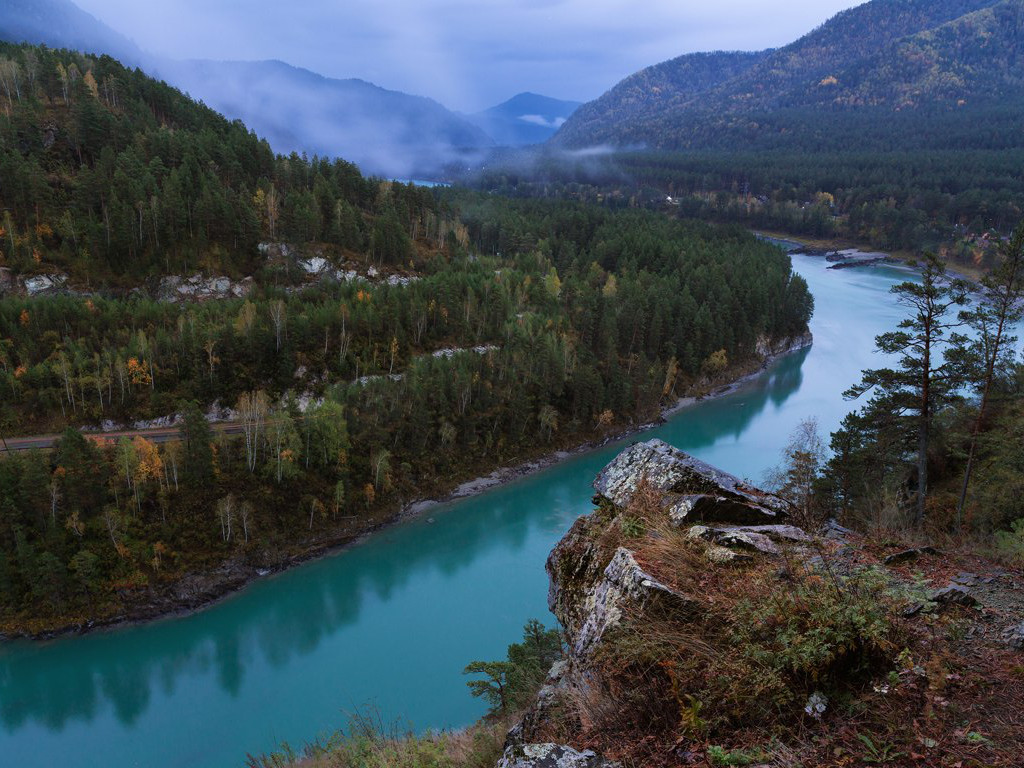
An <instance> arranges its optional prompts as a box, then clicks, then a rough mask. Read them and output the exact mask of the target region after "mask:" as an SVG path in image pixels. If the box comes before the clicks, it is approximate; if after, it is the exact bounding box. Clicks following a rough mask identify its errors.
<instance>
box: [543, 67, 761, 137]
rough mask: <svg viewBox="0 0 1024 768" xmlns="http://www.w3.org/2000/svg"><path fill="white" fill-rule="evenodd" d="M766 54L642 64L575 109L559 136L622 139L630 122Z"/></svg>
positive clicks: (663, 110)
mask: <svg viewBox="0 0 1024 768" xmlns="http://www.w3.org/2000/svg"><path fill="white" fill-rule="evenodd" d="M767 56H768V52H763V53H743V52H737V53H723V52H719V53H691V54H687V55H685V56H680V57H679V58H676V59H672V60H671V61H665V62H662V63H661V64H656V65H654V66H653V67H648V68H647V69H643V70H641V71H639V72H637V73H636V74H633V75H630V76H629V77H627V78H626V79H625V80H623V81H622V82H621V83H619V84H618V85H616V86H615V87H614V88H612V89H611V90H610V91H608V92H607V93H606V94H604V95H603V96H601V97H600V98H599V99H597V100H595V101H591V102H589V103H587V104H584V105H583V106H582V107H580V108H579V109H578V110H576V112H575V113H574V114H573V115H572V117H570V118H569V120H568V121H567V122H566V124H565V125H564V126H563V127H562V129H561V130H560V131H559V132H558V135H557V137H556V141H557V142H558V143H560V144H564V145H566V146H574V147H582V146H590V145H595V144H602V143H606V142H608V143H623V142H621V141H620V139H621V138H622V133H623V130H624V128H625V127H626V126H629V125H638V126H639V125H643V124H644V123H645V122H647V121H650V120H654V119H657V118H659V117H661V116H662V115H666V114H671V113H673V112H675V111H676V110H678V109H680V108H685V106H686V105H687V104H689V103H690V102H691V101H692V100H693V99H694V98H695V97H697V96H700V95H701V94H704V93H707V92H708V91H709V90H711V89H712V88H715V87H717V86H719V85H721V84H722V83H724V82H727V81H730V80H732V79H734V78H735V77H737V76H739V75H740V74H742V73H743V72H746V71H748V70H750V69H751V68H752V67H753V66H755V65H756V64H757V63H758V62H760V61H762V60H763V59H764V58H765V57H767ZM625 143H628V141H627V142H625Z"/></svg>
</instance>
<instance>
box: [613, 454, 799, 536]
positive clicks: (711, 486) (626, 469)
mask: <svg viewBox="0 0 1024 768" xmlns="http://www.w3.org/2000/svg"><path fill="white" fill-rule="evenodd" d="M645 481H646V483H647V484H648V485H649V486H651V487H652V488H654V489H655V490H657V491H660V492H661V493H662V494H663V504H664V505H665V507H666V509H667V512H668V515H669V517H670V518H671V520H672V521H673V522H674V523H676V524H677V525H682V524H683V523H692V522H695V521H701V522H703V521H727V522H732V523H755V524H757V523H761V524H766V523H772V522H776V521H777V520H778V519H779V518H780V517H782V516H784V515H786V514H787V513H788V512H789V504H788V503H787V502H786V501H784V500H783V499H781V498H779V497H778V496H775V495H773V494H770V493H766V492H764V491H761V490H758V489H757V488H752V487H750V486H748V485H746V484H745V483H744V482H743V481H741V480H740V479H739V478H736V477H734V476H732V475H730V474H728V473H726V472H722V471H721V470H718V469H715V468H714V467H712V466H710V465H709V464H705V463H704V462H703V461H700V460H699V459H695V458H693V457H692V456H688V455H686V454H685V453H683V452H682V451H679V450H676V449H675V448H673V447H672V446H670V445H668V444H667V443H664V442H662V441H661V440H651V441H649V442H646V443H637V444H635V445H633V446H631V447H630V448H628V449H626V450H625V451H623V452H622V453H621V454H619V456H617V457H616V458H615V460H614V461H612V463H611V464H609V465H608V466H607V467H605V468H604V469H603V470H601V474H599V475H598V476H597V480H596V481H595V483H594V489H595V490H596V491H597V493H598V495H599V496H601V497H603V498H604V499H606V500H608V501H609V502H611V503H612V504H614V505H616V506H620V507H626V506H628V505H629V502H630V500H631V499H632V497H633V494H634V493H635V492H636V490H637V487H638V486H639V485H640V484H641V483H642V482H645Z"/></svg>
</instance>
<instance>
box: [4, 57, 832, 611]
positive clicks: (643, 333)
mask: <svg viewBox="0 0 1024 768" xmlns="http://www.w3.org/2000/svg"><path fill="white" fill-rule="evenodd" d="M0 64H2V70H0V71H2V72H3V73H4V77H5V80H4V82H5V83H6V84H7V85H8V86H9V87H10V95H9V96H8V95H7V93H6V92H4V94H3V103H2V111H0V137H2V138H0V142H2V143H0V163H2V165H0V169H2V170H0V207H3V208H4V209H5V210H4V218H3V233H2V237H0V268H2V269H3V270H4V272H3V273H0V275H5V274H6V275H8V276H11V277H10V279H8V280H7V283H6V285H7V286H8V287H7V291H8V295H7V296H6V297H3V298H0V392H2V393H3V394H2V396H0V437H11V436H14V435H17V434H28V433H32V432H43V431H54V432H59V431H61V430H62V429H64V428H65V427H72V428H74V427H80V428H90V429H95V428H97V427H100V426H102V425H104V424H107V425H109V424H115V425H116V424H126V425H131V424H132V423H133V422H136V421H139V420H148V419H162V420H164V422H165V423H166V422H170V423H174V424H177V425H178V426H179V427H180V428H181V436H182V439H181V440H180V441H172V442H169V443H166V444H162V445H156V444H154V443H152V442H150V441H149V440H147V439H146V437H145V435H139V436H134V437H132V438H131V439H129V438H128V437H124V438H121V439H118V440H116V441H114V440H107V439H106V438H104V437H102V436H95V437H88V436H86V435H83V434H82V432H80V431H76V430H75V429H68V430H67V431H65V432H64V434H63V436H62V437H61V438H60V440H59V442H58V444H57V446H56V447H55V448H54V449H53V450H52V451H41V452H30V453H25V454H20V455H19V454H14V455H4V457H3V458H2V459H0V587H2V588H0V595H2V597H0V612H2V614H3V616H5V617H6V619H7V620H9V621H11V622H12V623H11V624H10V625H9V626H12V627H15V628H22V629H23V628H25V627H27V626H30V625H29V624H26V623H25V622H24V620H25V618H26V617H28V616H33V617H35V619H36V620H37V623H36V624H34V625H31V626H35V627H36V628H39V627H45V626H54V625H62V624H67V623H69V622H70V621H72V620H73V619H81V618H85V617H96V616H100V617H102V616H110V615H117V614H119V613H121V612H123V611H124V610H126V609H131V607H132V606H136V607H137V606H138V605H139V604H140V603H143V602H146V601H153V600H157V601H158V602H159V601H160V600H169V601H170V602H171V603H172V604H173V603H174V602H175V600H180V599H181V598H180V597H179V598H175V597H174V596H173V594H177V593H173V594H172V593H171V590H172V589H173V585H174V584H175V583H176V582H177V580H178V579H180V578H181V577H183V576H184V575H185V574H188V573H195V572H204V573H205V572H208V571H210V570H213V569H216V568H218V567H220V566H221V565H223V564H224V563H230V564H232V567H233V568H236V569H237V568H242V569H243V570H244V569H245V568H248V569H250V570H251V569H254V568H256V567H268V566H273V565H275V564H280V563H281V562H283V561H286V560H287V558H289V557H291V556H292V555H295V554H300V553H302V552H306V551H308V550H309V549H310V548H315V547H317V546H322V545H323V544H324V543H327V542H337V541H340V540H344V539H345V538H346V537H350V536H352V535H355V534H356V533H357V532H359V531H361V530H364V529H365V528H367V527H371V526H373V525H375V524H377V523H379V522H380V521H381V520H382V519H385V518H387V517H388V516H389V515H391V514H393V513H394V511H395V509H396V508H398V507H399V506H400V505H401V504H402V502H403V501H408V500H409V499H412V498H416V497H418V496H422V495H426V494H429V493H435V492H443V491H445V490H447V489H448V488H450V487H451V484H452V483H453V482H455V481H456V480H458V479H459V478H465V477H468V476H473V475H474V474H477V473H479V472H481V471H483V470H489V469H490V468H492V467H493V466H494V465H496V464H498V463H503V462H511V461H515V460H516V459H521V458H525V457H529V456H533V455H536V454H537V453H539V452H544V451H550V450H552V449H554V448H556V447H563V446H571V445H576V444H579V443H580V442H582V441H585V440H587V439H592V438H597V437H601V436H604V435H606V434H608V433H610V432H612V431H614V430H620V429H622V428H623V427H626V426H627V425H630V424H635V423H637V422H641V421H645V420H648V419H650V418H652V417H655V416H656V415H657V414H658V412H659V410H660V408H661V407H662V405H663V404H665V403H668V402H672V401H673V400H674V399H675V398H677V397H678V396H679V395H681V394H683V393H686V392H700V391H703V390H705V389H707V388H708V387H711V386H715V385H716V384H717V383H718V382H721V381H723V380H727V379H728V378H729V377H730V376H733V375H735V374H736V373H737V372H739V371H744V370H749V369H750V368H751V367H756V366H757V365H759V364H760V363H761V362H762V360H763V358H764V355H765V354H766V353H767V351H768V350H770V348H771V347H772V345H773V343H776V342H783V341H785V340H787V339H790V338H793V337H797V336H799V335H801V334H803V333H804V332H805V331H806V328H807V321H808V318H809V317H810V313H811V310H812V299H811V297H810V295H809V293H808V291H807V286H806V285H805V284H804V282H803V281H802V280H801V279H800V278H799V277H796V276H794V275H793V273H792V271H791V269H790V263H789V259H788V257H786V256H785V255H784V254H782V253H781V252H779V251H778V250H776V249H774V248H772V247H771V246H768V245H765V244H763V243H760V242H758V241H757V240H756V239H755V238H753V237H752V236H751V235H749V234H748V233H746V232H744V231H742V230H740V229H726V228H718V227H713V226H710V225H701V224H694V223H685V224H684V223H679V222H675V221H672V220H671V219H669V218H667V217H664V216H663V215H660V214H657V213H651V212H644V211H637V210H618V207H617V206H614V205H607V206H584V205H581V204H579V203H572V202H552V201H543V202H542V201H528V200H524V201H510V200H508V199H505V198H500V197H495V196H491V195H486V194H478V193H470V192H461V191H455V190H427V189H423V188H416V187H412V186H408V185H402V184H393V183H390V182H381V181H377V180H372V179H366V178H364V177H363V176H361V175H360V174H359V172H358V170H357V169H356V168H355V167H354V166H352V165H350V164H348V163H346V162H344V161H340V160H338V161H332V162H328V161H326V160H320V159H316V158H314V159H312V160H307V159H305V158H300V157H298V156H295V155H293V156H291V157H289V158H283V157H280V156H275V155H274V154H273V153H272V152H271V150H270V148H269V147H268V146H267V144H266V143H265V142H263V141H261V140H260V139H258V138H257V137H256V136H255V135H253V134H252V133H250V132H248V131H247V130H246V129H245V127H244V126H242V125H241V124H239V123H229V122H227V121H226V120H224V119H223V118H221V117H219V116H218V115H216V114H215V113H213V112H212V111H210V110H209V109H206V108H205V107H202V106H199V105H197V104H195V103H193V102H191V101H190V100H189V99H187V98H186V97H184V96H182V95H181V94H180V93H179V92H177V91H175V90H174V89H172V88H170V87H168V86H166V85H164V84H161V83H157V82H155V81H153V80H150V79H148V78H146V77H145V76H144V75H143V74H141V73H140V72H137V71H136V72H130V71H127V70H125V69H124V68H122V67H121V66H120V65H118V64H117V63H116V62H115V61H113V60H111V59H108V58H102V59H95V58H92V57H88V56H83V55H80V54H75V53H70V52H67V51H49V50H44V49H36V48H29V47H14V46H6V47H3V48H2V49H0ZM261 243H262V247H261ZM302 264H305V265H307V267H308V266H309V265H311V264H316V265H317V267H316V270H315V274H313V273H310V272H309V271H308V270H304V269H303V268H302V267H301V265H302ZM58 271H59V272H62V273H66V274H67V275H68V276H69V277H70V279H69V281H68V283H66V284H62V283H58V288H57V290H56V292H55V293H54V292H51V293H50V294H48V295H36V296H31V295H26V294H27V293H30V291H27V290H19V288H18V286H19V285H24V282H23V280H24V278H25V277H26V276H31V275H35V274H49V275H51V276H53V275H55V273H57V272H58ZM192 271H198V272H202V273H205V274H206V275H225V274H226V275H230V276H232V277H234V278H236V281H237V278H241V277H243V276H251V277H252V278H253V279H252V280H249V281H245V282H244V284H245V285H246V286H248V287H247V288H246V289H245V291H244V293H245V295H244V296H236V297H233V298H232V294H230V293H225V294H222V295H219V297H212V298H210V300H207V301H204V302H198V301H195V300H187V299H186V300H184V301H182V300H180V298H179V297H177V296H172V298H173V299H174V300H173V301H169V300H168V299H167V297H166V296H165V295H164V292H163V291H162V290H158V289H157V288H156V287H155V286H157V281H158V279H159V278H161V277H167V276H170V277H171V278H172V279H174V276H175V275H176V274H181V273H184V274H188V273H190V272H192ZM19 281H22V282H19ZM228 282H230V281H228ZM174 284H176V283H174ZM239 284H242V283H241V282H239ZM11 286H13V288H12V287H11ZM61 286H63V287H61ZM211 409H213V410H214V411H216V412H218V413H221V414H225V409H226V414H225V415H224V417H225V418H228V419H229V420H230V421H231V423H232V424H234V425H236V426H238V427H239V428H240V429H241V430H242V432H243V434H242V436H241V437H228V436H225V435H215V434H214V432H212V431H211V427H210V425H209V424H208V419H207V416H206V415H205V413H206V412H207V411H208V410H211ZM221 573H223V571H221ZM169 594H171V596H170V597H168V595H169Z"/></svg>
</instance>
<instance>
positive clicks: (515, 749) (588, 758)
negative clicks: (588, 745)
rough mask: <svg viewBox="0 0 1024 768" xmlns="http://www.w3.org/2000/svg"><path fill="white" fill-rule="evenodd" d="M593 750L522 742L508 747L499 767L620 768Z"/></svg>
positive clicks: (499, 762)
mask: <svg viewBox="0 0 1024 768" xmlns="http://www.w3.org/2000/svg"><path fill="white" fill-rule="evenodd" d="M618 766H619V764H618V763H613V762H611V761H610V760H605V759H604V758H603V757H599V756H598V755H597V754H596V753H594V752H592V751H591V750H589V749H588V750H584V751H583V752H578V751H576V750H575V749H573V748H572V747H566V746H564V745H562V744H521V745H515V746H511V747H508V748H507V749H506V750H505V754H504V755H503V756H502V758H501V760H499V761H498V768H618Z"/></svg>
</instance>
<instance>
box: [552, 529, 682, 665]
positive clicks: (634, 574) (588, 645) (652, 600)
mask: <svg viewBox="0 0 1024 768" xmlns="http://www.w3.org/2000/svg"><path fill="white" fill-rule="evenodd" d="M655 605H657V606H658V607H659V608H660V609H661V610H670V611H683V612H687V611H691V610H693V608H694V606H695V601H694V600H692V599H691V598H690V597H688V596H686V595H684V594H683V593H681V592H678V591H676V590H674V589H672V588H671V587H667V586H665V585H664V584H662V583H661V582H660V581H658V580H657V579H656V578H654V577H653V576H651V575H650V574H649V573H647V572H645V571H644V569H643V568H641V567H640V566H639V565H638V564H637V562H636V559H635V558H634V557H633V553H632V552H630V551H629V550H628V549H624V548H622V547H620V548H618V549H617V550H616V551H615V554H614V555H613V556H612V560H611V562H610V563H608V566H607V567H606V568H605V569H604V574H603V576H602V578H601V579H600V580H599V581H598V583H597V586H596V587H595V588H594V589H593V591H592V592H591V593H590V594H589V595H588V598H587V600H586V603H585V605H584V611H583V613H582V616H583V621H582V622H581V623H580V624H579V626H578V627H577V628H576V631H575V632H573V633H572V652H573V655H574V656H575V657H576V658H584V657H586V656H589V655H590V654H591V653H593V651H594V649H595V648H597V646H598V644H599V643H600V642H601V638H602V637H603V636H604V633H605V632H606V631H607V630H609V629H611V628H613V627H616V626H618V625H619V623H620V622H621V620H622V616H623V611H624V610H627V608H628V609H629V610H645V609H651V608H653V607H654V606H655Z"/></svg>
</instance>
